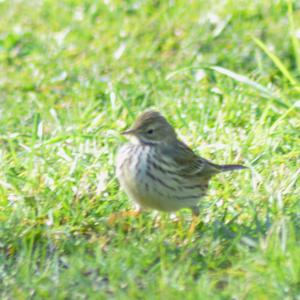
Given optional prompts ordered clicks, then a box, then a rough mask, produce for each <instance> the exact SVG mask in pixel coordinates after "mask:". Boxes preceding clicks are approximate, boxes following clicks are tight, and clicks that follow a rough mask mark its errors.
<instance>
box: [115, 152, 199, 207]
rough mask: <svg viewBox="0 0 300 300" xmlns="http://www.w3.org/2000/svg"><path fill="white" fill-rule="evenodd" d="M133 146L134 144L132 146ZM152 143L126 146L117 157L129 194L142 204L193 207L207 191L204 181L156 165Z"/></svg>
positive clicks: (119, 172) (118, 175)
mask: <svg viewBox="0 0 300 300" xmlns="http://www.w3.org/2000/svg"><path fill="white" fill-rule="evenodd" d="M132 147H133V146H132ZM151 150H152V149H151V148H150V147H143V148H140V149H139V148H136V149H135V150H133V148H132V149H131V150H130V148H128V149H126V148H125V149H123V150H121V151H123V152H121V151H120V154H119V155H118V158H117V177H118V178H119V181H120V183H121V186H122V187H123V189H124V190H125V191H126V193H127V194H128V196H129V197H130V198H132V200H134V201H135V202H137V203H138V205H140V206H141V207H143V208H152V209H156V210H161V211H169V212H171V211H176V210H179V209H181V208H188V207H193V206H195V205H197V204H198V202H199V200H200V198H201V197H202V196H203V195H204V194H205V189H204V188H203V185H201V184H199V183H197V184H196V183H194V184H193V183H192V182H191V180H190V179H189V178H184V177H180V176H176V174H174V173H172V172H170V170H169V171H168V172H164V171H163V170H162V168H161V167H157V168H156V169H155V168H154V166H153V165H151V162H150V160H149V159H148V156H150V158H151V156H152V153H151Z"/></svg>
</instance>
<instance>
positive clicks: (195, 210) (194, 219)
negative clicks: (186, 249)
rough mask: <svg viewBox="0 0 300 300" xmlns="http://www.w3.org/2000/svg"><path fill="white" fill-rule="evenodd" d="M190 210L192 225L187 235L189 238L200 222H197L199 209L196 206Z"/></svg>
mask: <svg viewBox="0 0 300 300" xmlns="http://www.w3.org/2000/svg"><path fill="white" fill-rule="evenodd" d="M191 209H192V223H191V225H190V228H189V233H188V235H189V236H191V235H192V234H193V233H194V231H195V229H196V227H197V225H198V224H199V222H200V221H199V214H200V212H199V208H198V207H197V206H193V207H192V208H191Z"/></svg>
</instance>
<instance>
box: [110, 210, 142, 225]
mask: <svg viewBox="0 0 300 300" xmlns="http://www.w3.org/2000/svg"><path fill="white" fill-rule="evenodd" d="M141 212H142V208H141V207H140V206H138V207H137V208H136V209H135V210H127V211H121V212H117V213H113V214H111V215H110V216H109V218H108V224H109V225H113V224H115V223H116V222H117V221H118V220H119V219H122V218H126V217H138V216H139V215H140V214H141Z"/></svg>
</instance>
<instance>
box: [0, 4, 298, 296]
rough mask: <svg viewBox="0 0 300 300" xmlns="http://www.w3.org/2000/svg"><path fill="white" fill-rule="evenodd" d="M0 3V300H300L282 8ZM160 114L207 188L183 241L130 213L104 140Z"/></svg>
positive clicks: (290, 72)
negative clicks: (216, 167)
mask: <svg viewBox="0 0 300 300" xmlns="http://www.w3.org/2000/svg"><path fill="white" fill-rule="evenodd" d="M209 3H210V1H103V2H102V1H99V3H98V2H97V1H87V0H84V1H83V0H64V1H51V0H44V1H38V0H33V1H9V0H2V1H0V14H1V18H0V144H1V146H0V293H1V296H0V298H1V299H48V298H50V299H182V298H183V297H184V298H185V299H208V298H210V299H300V255H299V246H300V187H299V186H300V180H299V173H300V169H299V165H300V164H299V161H300V159H299V157H300V148H299V145H300V111H299V107H300V102H299V99H300V93H299V89H300V69H299V68H300V66H299V57H300V54H299V53H300V47H299V30H300V6H299V3H298V2H297V1H295V2H292V0H290V1H284V0H280V1H275V0H274V1H267V0H265V1H263V0H261V1H252V2H251V1H243V0H239V1H232V0H227V1H221V0H220V1H216V3H215V2H214V1H211V4H209ZM149 107H154V108H156V109H159V110H160V111H161V112H162V113H163V114H164V115H165V116H166V117H167V118H168V119H169V120H170V121H171V122H172V124H173V125H174V126H176V128H177V129H178V133H179V135H180V136H181V137H182V138H183V139H184V140H185V141H186V142H187V143H188V144H189V145H190V146H192V147H193V148H194V149H195V150H197V151H198V153H199V154H201V155H203V156H204V157H207V158H209V159H211V160H214V161H215V162H219V163H238V162H239V163H241V162H242V163H245V164H246V165H247V166H249V168H250V170H249V171H243V172H236V173H232V174H225V175H219V176H218V177H216V178H215V179H214V180H213V182H212V184H211V189H210V192H209V194H208V196H207V197H206V198H205V199H203V201H202V202H201V203H202V204H201V207H202V208H201V223H200V224H199V226H198V227H197V229H196V232H195V233H194V235H193V236H191V237H189V236H188V234H187V232H188V228H189V224H190V222H191V217H190V213H189V211H184V210H183V211H181V212H180V213H178V216H179V218H180V222H179V223H174V222H172V221H170V219H169V217H168V216H167V215H164V214H161V221H160V225H157V224H156V221H155V214H153V213H148V214H144V215H142V216H141V217H139V218H137V219H134V218H129V219H124V220H120V221H119V222H117V223H116V224H114V225H109V224H108V218H109V216H110V215H111V214H112V213H115V212H120V211H124V210H127V209H130V208H131V207H132V204H131V202H130V201H129V200H128V198H127V197H126V195H125V194H124V193H123V192H122V191H121V190H120V189H119V186H118V183H117V181H116V179H115V175H114V174H115V171H114V158H115V153H116V150H117V149H118V147H119V146H120V144H121V143H122V142H124V140H123V138H122V137H121V136H120V135H119V132H120V131H121V130H123V129H124V128H126V127H127V126H129V125H130V124H131V123H132V121H133V120H134V119H135V117H136V115H137V114H138V113H139V112H141V111H143V110H145V109H147V108H149Z"/></svg>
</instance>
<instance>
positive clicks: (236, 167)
mask: <svg viewBox="0 0 300 300" xmlns="http://www.w3.org/2000/svg"><path fill="white" fill-rule="evenodd" d="M218 168H219V169H220V171H221V172H227V171H233V170H243V169H247V167H245V166H242V165H218Z"/></svg>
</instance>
